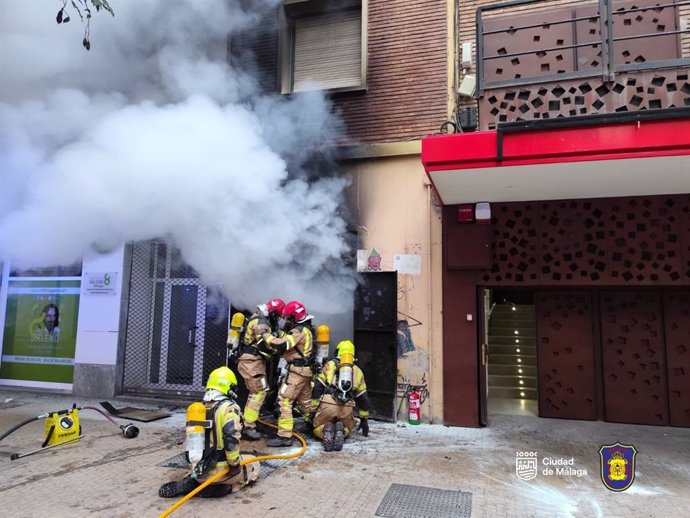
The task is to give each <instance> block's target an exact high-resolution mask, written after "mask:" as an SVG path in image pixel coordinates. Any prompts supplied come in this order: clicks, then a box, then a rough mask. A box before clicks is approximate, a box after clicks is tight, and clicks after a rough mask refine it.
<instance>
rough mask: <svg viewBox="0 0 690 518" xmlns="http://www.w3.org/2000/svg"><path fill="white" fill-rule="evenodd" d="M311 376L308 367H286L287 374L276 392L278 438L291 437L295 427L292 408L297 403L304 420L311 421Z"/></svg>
mask: <svg viewBox="0 0 690 518" xmlns="http://www.w3.org/2000/svg"><path fill="white" fill-rule="evenodd" d="M311 376H312V371H311V368H310V367H295V366H293V365H291V366H290V367H288V374H287V377H286V378H285V381H284V382H283V384H282V385H281V387H280V391H279V392H278V407H279V408H280V417H278V437H292V429H293V428H294V426H295V422H294V419H293V417H292V407H293V406H294V405H295V403H297V404H298V405H299V408H300V411H301V412H302V415H303V416H304V419H305V420H309V419H311V414H312V411H313V409H312V406H311Z"/></svg>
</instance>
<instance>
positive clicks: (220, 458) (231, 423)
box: [158, 367, 259, 498]
mask: <svg viewBox="0 0 690 518" xmlns="http://www.w3.org/2000/svg"><path fill="white" fill-rule="evenodd" d="M235 387H237V378H236V377H235V373H234V372H232V371H231V370H230V369H229V368H228V367H219V368H218V369H216V370H214V371H213V372H211V374H210V376H209V377H208V382H207V383H206V392H205V393H204V398H203V406H204V407H205V410H206V415H205V417H206V419H205V420H201V421H196V422H194V423H190V422H187V429H188V430H189V429H190V425H202V426H203V428H204V437H203V443H201V445H200V447H201V448H202V451H201V452H198V453H199V456H198V457H197V456H195V453H197V452H194V451H191V450H193V447H192V446H190V441H189V436H188V443H187V457H188V459H190V460H191V459H193V458H194V459H198V458H200V459H201V460H198V462H196V464H194V465H192V468H191V469H192V472H191V473H190V474H189V475H188V476H186V477H185V478H183V479H182V480H180V481H173V482H168V483H166V484H163V485H162V486H161V487H160V489H159V490H158V495H159V496H161V497H163V498H174V497H177V496H181V495H186V494H187V493H189V492H191V491H192V490H194V489H195V488H196V487H197V486H198V485H199V484H201V483H203V482H204V481H205V480H206V479H208V478H210V477H212V476H213V475H216V474H217V473H219V472H220V471H222V470H224V469H226V468H227V469H229V471H228V473H227V474H226V475H225V476H224V477H222V478H221V479H220V480H218V481H216V482H214V483H213V484H211V485H210V486H207V487H205V488H204V489H202V490H201V492H200V493H199V496H202V497H207V498H208V497H220V496H225V495H227V494H228V493H230V492H236V491H238V490H239V489H241V488H242V487H244V486H245V485H247V484H250V483H252V482H254V481H255V480H256V479H258V478H259V463H258V462H252V463H249V464H246V465H244V466H240V460H248V459H250V458H252V456H250V455H242V456H241V457H240V434H241V433H242V418H241V411H240V407H239V406H238V404H237V403H236V402H235V397H236V396H235V393H234V392H233V389H234V388H235ZM202 415H203V409H202Z"/></svg>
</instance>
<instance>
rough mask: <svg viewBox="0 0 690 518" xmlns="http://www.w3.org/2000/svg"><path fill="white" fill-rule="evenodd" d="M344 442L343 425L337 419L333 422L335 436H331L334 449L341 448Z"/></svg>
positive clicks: (338, 449)
mask: <svg viewBox="0 0 690 518" xmlns="http://www.w3.org/2000/svg"><path fill="white" fill-rule="evenodd" d="M344 443H345V427H344V426H343V423H341V422H340V421H338V422H337V423H335V436H334V437H333V449H334V450H335V451H340V450H342V449H343V444H344Z"/></svg>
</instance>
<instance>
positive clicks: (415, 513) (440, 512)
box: [375, 484, 472, 518]
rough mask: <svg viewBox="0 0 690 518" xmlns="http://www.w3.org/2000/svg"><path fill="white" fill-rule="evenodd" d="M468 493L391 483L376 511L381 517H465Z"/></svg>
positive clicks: (468, 510)
mask: <svg viewBox="0 0 690 518" xmlns="http://www.w3.org/2000/svg"><path fill="white" fill-rule="evenodd" d="M471 514H472V493H465V492H463V491H452V490H448V489H436V488H433V487H423V486H411V485H407V484H391V487H390V489H389V490H388V491H387V492H386V496H385V497H383V500H382V501H381V504H380V505H379V507H378V509H377V510H376V515H375V516H381V517H384V518H444V517H448V518H469V517H470V516H471Z"/></svg>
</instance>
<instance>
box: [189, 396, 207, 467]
mask: <svg viewBox="0 0 690 518" xmlns="http://www.w3.org/2000/svg"><path fill="white" fill-rule="evenodd" d="M205 423H206V407H205V406H204V404H203V403H200V402H198V401H197V402H195V403H192V404H191V405H189V406H188V407H187V423H186V428H185V433H186V442H185V449H186V450H187V456H188V457H189V462H190V463H191V464H192V472H193V473H194V471H195V470H194V468H195V467H196V465H197V464H198V463H199V461H200V460H201V458H202V457H203V456H204V443H205V439H206V431H205V429H204V428H205Z"/></svg>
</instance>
